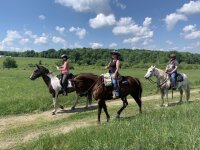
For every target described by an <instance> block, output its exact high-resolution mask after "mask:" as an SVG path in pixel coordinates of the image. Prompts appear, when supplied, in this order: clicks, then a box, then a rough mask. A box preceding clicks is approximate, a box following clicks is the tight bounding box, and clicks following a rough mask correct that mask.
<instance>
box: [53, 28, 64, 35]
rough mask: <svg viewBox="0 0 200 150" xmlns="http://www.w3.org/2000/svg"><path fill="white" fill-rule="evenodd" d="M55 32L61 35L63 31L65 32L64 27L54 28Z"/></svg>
mask: <svg viewBox="0 0 200 150" xmlns="http://www.w3.org/2000/svg"><path fill="white" fill-rule="evenodd" d="M55 29H56V31H58V32H59V33H60V34H63V33H64V31H65V27H59V26H56V28H55Z"/></svg>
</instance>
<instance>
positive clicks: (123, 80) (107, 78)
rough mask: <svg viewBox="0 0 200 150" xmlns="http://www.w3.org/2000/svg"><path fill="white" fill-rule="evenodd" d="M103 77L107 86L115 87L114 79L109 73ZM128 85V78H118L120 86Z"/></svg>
mask: <svg viewBox="0 0 200 150" xmlns="http://www.w3.org/2000/svg"><path fill="white" fill-rule="evenodd" d="M101 76H102V78H103V82H104V85H105V86H113V85H112V78H111V76H110V74H109V73H105V74H102V75H101ZM127 83H128V80H127V77H125V76H121V75H119V76H118V85H122V84H127Z"/></svg>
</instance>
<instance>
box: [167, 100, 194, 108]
mask: <svg viewBox="0 0 200 150" xmlns="http://www.w3.org/2000/svg"><path fill="white" fill-rule="evenodd" d="M193 102H195V101H192V100H190V101H188V102H187V101H183V102H181V103H180V102H179V101H176V102H171V103H169V105H168V107H173V106H177V105H182V104H190V103H193Z"/></svg>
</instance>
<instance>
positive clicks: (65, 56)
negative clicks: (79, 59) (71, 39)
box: [60, 54, 68, 59]
mask: <svg viewBox="0 0 200 150" xmlns="http://www.w3.org/2000/svg"><path fill="white" fill-rule="evenodd" d="M60 58H66V59H68V57H67V55H66V54H63V55H61V56H60Z"/></svg>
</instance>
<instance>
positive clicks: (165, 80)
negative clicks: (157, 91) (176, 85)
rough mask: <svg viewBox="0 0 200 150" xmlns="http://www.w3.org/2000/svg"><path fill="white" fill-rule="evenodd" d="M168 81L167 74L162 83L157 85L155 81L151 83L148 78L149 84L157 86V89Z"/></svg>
mask: <svg viewBox="0 0 200 150" xmlns="http://www.w3.org/2000/svg"><path fill="white" fill-rule="evenodd" d="M168 79H169V76H168V74H166V77H165V79H164V81H163V82H162V83H160V84H158V83H157V82H156V81H153V80H152V79H151V78H148V80H149V82H150V83H152V84H157V87H159V88H160V87H161V86H162V85H163V84H165V83H166V82H167V80H168Z"/></svg>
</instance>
